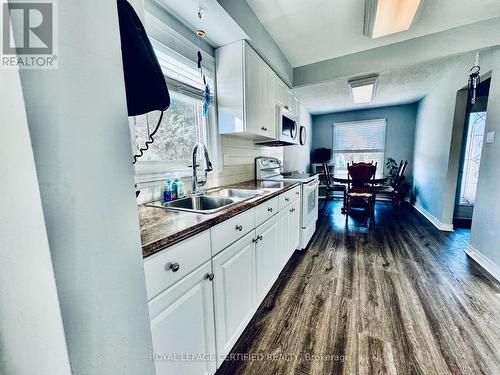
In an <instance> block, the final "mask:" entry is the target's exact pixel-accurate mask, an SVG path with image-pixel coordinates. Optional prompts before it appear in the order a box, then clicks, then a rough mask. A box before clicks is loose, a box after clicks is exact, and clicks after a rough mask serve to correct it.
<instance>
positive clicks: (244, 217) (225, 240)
mask: <svg viewBox="0 0 500 375" xmlns="http://www.w3.org/2000/svg"><path fill="white" fill-rule="evenodd" d="M254 215H255V211H254V209H253V208H252V209H250V210H248V211H245V212H243V213H242V214H239V215H237V216H235V217H233V218H231V219H229V220H226V221H224V222H222V223H220V224H217V225H216V226H215V227H213V228H212V229H211V231H212V251H213V255H215V254H217V253H219V252H220V251H221V250H223V249H225V248H226V247H228V246H229V245H231V244H232V243H233V242H235V241H237V240H238V239H239V238H241V237H243V236H244V235H245V234H247V233H248V232H250V231H251V230H252V229H254V228H255V216H254Z"/></svg>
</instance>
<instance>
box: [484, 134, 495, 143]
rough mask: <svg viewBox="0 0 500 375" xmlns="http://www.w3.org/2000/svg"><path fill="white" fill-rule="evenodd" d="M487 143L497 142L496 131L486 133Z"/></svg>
mask: <svg viewBox="0 0 500 375" xmlns="http://www.w3.org/2000/svg"><path fill="white" fill-rule="evenodd" d="M486 143H495V132H488V133H486Z"/></svg>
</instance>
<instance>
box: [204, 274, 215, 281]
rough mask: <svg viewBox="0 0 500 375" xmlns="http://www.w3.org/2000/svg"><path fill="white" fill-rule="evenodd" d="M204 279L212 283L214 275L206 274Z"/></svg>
mask: <svg viewBox="0 0 500 375" xmlns="http://www.w3.org/2000/svg"><path fill="white" fill-rule="evenodd" d="M205 277H206V278H207V280H210V281H213V279H214V277H215V275H214V274H213V272H212V273H207V275H206V276H205Z"/></svg>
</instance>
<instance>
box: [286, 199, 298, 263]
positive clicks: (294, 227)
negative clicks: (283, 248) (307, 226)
mask: <svg viewBox="0 0 500 375" xmlns="http://www.w3.org/2000/svg"><path fill="white" fill-rule="evenodd" d="M300 203H301V201H300V199H298V200H296V201H294V202H293V203H292V204H291V205H290V210H291V217H290V223H289V224H290V253H289V257H288V258H287V261H288V259H289V258H290V256H291V255H292V254H293V252H294V251H295V250H297V249H298V248H299V246H300Z"/></svg>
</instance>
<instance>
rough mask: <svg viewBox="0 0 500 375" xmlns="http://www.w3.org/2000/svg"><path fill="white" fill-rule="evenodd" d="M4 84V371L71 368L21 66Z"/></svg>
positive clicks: (0, 364) (0, 352) (18, 374)
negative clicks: (31, 137) (27, 117)
mask: <svg viewBox="0 0 500 375" xmlns="http://www.w3.org/2000/svg"><path fill="white" fill-rule="evenodd" d="M0 87H1V90H0V139H2V140H4V142H2V147H0V160H2V163H1V164H0V175H1V176H2V194H1V195H0V206H1V207H2V209H1V210H0V259H1V261H0V374H9V375H31V374H35V373H36V374H40V375H62V374H70V373H71V369H70V365H69V359H68V352H67V347H66V340H65V337H64V329H63V324H62V319H61V311H60V309H59V300H58V296H57V290H56V283H55V280H54V271H53V268H52V262H51V259H50V252H49V244H48V241H47V233H46V230H45V221H44V218H43V212H42V203H41V200H40V191H39V187H38V180H37V175H36V170H35V162H34V159H33V150H32V148H31V142H30V138H29V133H28V124H27V121H26V113H25V110H24V99H23V94H22V89H21V83H20V80H19V74H18V71H17V70H5V69H0Z"/></svg>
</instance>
